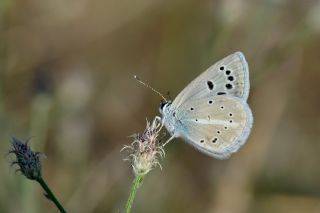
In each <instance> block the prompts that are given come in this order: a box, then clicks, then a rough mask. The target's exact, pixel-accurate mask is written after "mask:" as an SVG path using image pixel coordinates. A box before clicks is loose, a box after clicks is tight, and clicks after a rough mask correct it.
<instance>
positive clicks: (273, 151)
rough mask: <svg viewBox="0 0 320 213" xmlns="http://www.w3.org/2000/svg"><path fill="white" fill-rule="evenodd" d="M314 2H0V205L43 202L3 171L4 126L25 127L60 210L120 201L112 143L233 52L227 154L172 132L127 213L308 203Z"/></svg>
mask: <svg viewBox="0 0 320 213" xmlns="http://www.w3.org/2000/svg"><path fill="white" fill-rule="evenodd" d="M319 14H320V2H319V1H316V0H314V1H312V0H308V1H299V0H293V1H289V0H264V1H253V0H220V1H218V0H201V1H198V0H177V1H166V0H161V1H159V0H139V1H132V0H131V1H129V0H124V1H115V0H108V1H98V0H91V1H89V0H78V1H56V0H48V1H37V0H30V1H10V0H1V1H0V138H1V143H0V151H1V156H3V157H2V160H0V177H1V178H0V212H27V213H29V212H30V213H31V212H56V209H54V207H53V205H52V204H51V203H50V202H48V201H47V200H45V199H44V197H43V196H42V191H41V189H40V187H39V186H38V185H36V184H35V183H33V182H30V181H28V180H26V179H24V178H23V177H22V176H21V175H15V172H14V169H13V168H9V162H10V159H11V157H10V156H7V155H6V153H7V150H8V148H9V137H10V135H15V136H17V137H20V138H28V137H30V136H32V137H33V138H32V139H31V141H32V142H31V144H32V146H33V148H34V149H36V150H39V151H43V152H44V153H45V154H46V156H47V159H44V160H43V170H44V171H43V175H44V178H45V179H47V181H48V183H49V185H50V186H51V187H52V188H53V191H54V192H55V193H56V195H57V196H58V197H59V198H60V200H61V201H62V203H63V204H64V205H65V207H66V209H68V210H69V212H77V213H82V212H83V213H89V212H95V213H99V212H117V213H118V212H120V211H121V210H122V209H123V206H124V204H125V201H126V198H127V196H128V191H129V187H130V183H131V180H132V178H133V174H132V171H131V169H130V166H129V165H128V164H127V163H126V162H123V161H122V159H123V158H125V154H124V153H120V152H119V150H120V149H121V148H122V146H123V145H124V144H128V143H130V142H131V141H130V139H129V138H127V136H128V135H131V134H132V133H135V132H140V131H142V130H143V128H144V126H145V118H146V117H147V118H148V119H149V120H151V119H152V118H153V117H154V116H155V115H157V114H158V106H159V102H160V98H159V97H158V96H157V95H155V94H154V93H152V92H151V91H150V90H148V89H146V88H143V87H141V85H139V84H138V83H137V82H136V81H135V80H134V79H133V75H135V74H136V75H138V76H139V77H140V78H142V79H143V80H145V81H147V82H148V83H149V84H151V85H152V86H153V87H155V88H156V89H158V90H160V91H162V92H163V93H164V94H166V93H167V92H168V91H170V95H171V96H172V97H175V96H176V95H177V94H178V93H179V91H180V90H181V89H183V88H184V87H185V86H186V85H187V84H188V82H190V81H191V80H192V79H193V78H195V77H196V76H197V75H199V74H200V73H201V72H202V71H204V70H205V69H206V68H207V67H209V66H210V65H211V64H212V63H214V62H216V61H217V60H219V59H221V58H223V57H224V56H226V55H228V54H231V53H232V52H234V51H242V52H244V54H245V55H246V58H247V61H248V63H249V67H250V75H251V91H250V97H249V104H250V106H251V108H252V111H253V115H254V118H255V121H254V126H253V129H252V134H251V136H250V137H249V140H248V142H247V144H246V145H245V146H244V147H243V148H242V149H241V150H240V151H239V152H238V153H237V154H235V155H233V156H232V157H231V159H229V160H226V161H219V160H216V159H212V158H210V157H208V156H205V155H203V154H201V153H199V152H197V151H196V150H194V149H193V148H192V147H190V146H188V145H186V144H185V143H183V142H182V141H181V140H179V139H177V140H175V141H174V142H172V143H171V144H170V145H169V146H167V147H166V158H165V159H164V161H163V162H162V166H163V170H162V171H161V170H160V169H156V170H154V171H152V172H151V173H150V174H149V175H148V176H147V177H146V179H145V183H144V185H143V187H142V188H141V189H140V190H139V191H138V196H137V199H136V202H135V204H134V212H154V213H163V212H167V213H176V212H184V213H189V212H190V213H191V212H192V213H193V212H210V213H215V212H217V213H223V212H228V213H229V212H230V213H233V212H234V213H247V212H274V213H282V212H291V213H296V212H303V211H304V212H320V198H319V195H320V181H319V180H320V169H319V163H318V162H319V161H320V155H319V152H320V143H319V141H320V136H319V135H320V134H319V132H320V111H319V109H320V99H319V91H320V86H319V82H320V71H319V64H320V62H319V53H318V52H319V48H320V36H319V35H320V15H319Z"/></svg>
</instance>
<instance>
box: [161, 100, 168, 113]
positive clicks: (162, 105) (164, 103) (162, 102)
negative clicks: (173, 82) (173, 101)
mask: <svg viewBox="0 0 320 213" xmlns="http://www.w3.org/2000/svg"><path fill="white" fill-rule="evenodd" d="M167 104H168V102H165V101H161V102H160V110H161V111H163V108H164V106H165V105H167Z"/></svg>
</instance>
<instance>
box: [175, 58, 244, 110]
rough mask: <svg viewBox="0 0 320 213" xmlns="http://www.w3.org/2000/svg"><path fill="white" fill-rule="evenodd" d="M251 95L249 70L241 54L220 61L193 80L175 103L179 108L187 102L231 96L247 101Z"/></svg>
mask: <svg viewBox="0 0 320 213" xmlns="http://www.w3.org/2000/svg"><path fill="white" fill-rule="evenodd" d="M248 94H249V69H248V64H247V62H246V60H245V57H244V55H243V54H242V53H241V52H236V53H233V54H231V55H229V56H227V57H225V58H223V59H222V60H220V61H218V62H217V63H215V64H214V65H212V66H211V67H210V68H208V69H207V70H206V71H205V72H203V73H202V74H201V75H200V76H198V77H197V78H196V79H195V80H193V81H192V82H191V83H190V84H189V85H188V86H187V87H186V88H184V90H182V92H181V93H180V94H179V95H178V96H177V98H176V99H175V100H174V102H173V106H176V107H179V106H180V105H182V104H183V103H184V102H186V101H192V100H193V99H201V98H205V97H213V96H219V95H229V96H235V97H239V98H241V99H243V100H245V101H246V100H247V98H248Z"/></svg>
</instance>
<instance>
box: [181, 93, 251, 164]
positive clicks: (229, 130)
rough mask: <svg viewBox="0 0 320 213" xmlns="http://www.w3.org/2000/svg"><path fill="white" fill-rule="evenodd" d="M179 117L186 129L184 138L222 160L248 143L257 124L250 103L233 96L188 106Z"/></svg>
mask: <svg viewBox="0 0 320 213" xmlns="http://www.w3.org/2000/svg"><path fill="white" fill-rule="evenodd" d="M176 117H177V119H179V121H180V122H181V125H182V126H184V127H185V128H184V129H183V132H182V133H180V135H181V137H182V138H184V139H185V140H187V141H188V142H189V143H191V144H192V145H193V146H194V147H196V148H197V149H199V150H200V151H202V152H204V153H206V154H209V155H211V156H213V157H216V158H219V159H225V158H228V157H229V156H230V154H231V153H233V152H236V151H237V150H238V149H239V148H240V147H241V145H243V144H244V143H245V141H246V139H247V137H248V135H249V132H250V129H251V126H252V122H253V119H252V114H251V110H250V108H249V106H248V105H247V103H246V102H244V101H243V100H242V99H240V98H237V97H232V96H216V97H213V98H203V99H201V100H196V101H190V102H187V103H184V104H183V105H181V106H180V107H179V110H177V115H176Z"/></svg>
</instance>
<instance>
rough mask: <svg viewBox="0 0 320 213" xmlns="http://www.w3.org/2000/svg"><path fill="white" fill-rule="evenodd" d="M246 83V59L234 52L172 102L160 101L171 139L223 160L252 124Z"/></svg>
mask: <svg viewBox="0 0 320 213" xmlns="http://www.w3.org/2000/svg"><path fill="white" fill-rule="evenodd" d="M249 86H250V85H249V71H248V65H247V62H246V61H245V58H244V56H243V54H242V53H240V52H236V53H234V54H232V55H230V56H227V57H226V58H224V59H222V60H221V61H219V62H217V63H216V64H214V65H213V66H211V67H210V68H209V69H208V70H206V71H205V72H204V73H202V74H201V75H200V76H199V77H197V78H196V79H195V80H193V81H192V82H191V83H190V84H189V85H188V86H187V87H186V88H185V89H183V90H182V92H181V93H180V94H179V95H178V96H177V97H176V99H175V100H174V101H172V102H171V101H169V102H165V103H162V104H161V106H160V113H161V115H162V123H163V125H164V126H165V127H166V129H167V130H168V132H169V133H170V134H171V135H172V138H177V137H180V138H182V139H184V140H185V141H186V142H188V143H190V144H191V145H193V146H194V147H195V148H197V149H198V150H199V151H201V152H203V153H205V154H208V155H210V156H213V157H216V158H218V159H226V158H228V157H229V156H230V155H231V153H234V152H236V151H237V150H238V149H239V148H240V147H241V145H243V144H244V143H245V141H246V139H247V137H248V136H249V133H250V130H251V127H252V123H253V117H252V113H251V110H250V108H249V106H248V104H247V103H246V101H247V98H248V95H249Z"/></svg>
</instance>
